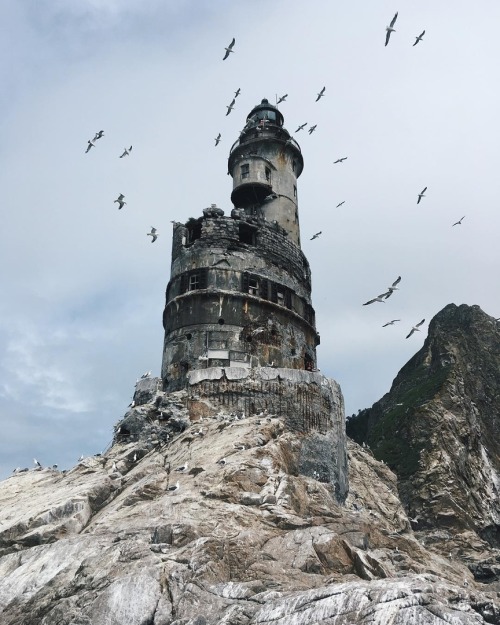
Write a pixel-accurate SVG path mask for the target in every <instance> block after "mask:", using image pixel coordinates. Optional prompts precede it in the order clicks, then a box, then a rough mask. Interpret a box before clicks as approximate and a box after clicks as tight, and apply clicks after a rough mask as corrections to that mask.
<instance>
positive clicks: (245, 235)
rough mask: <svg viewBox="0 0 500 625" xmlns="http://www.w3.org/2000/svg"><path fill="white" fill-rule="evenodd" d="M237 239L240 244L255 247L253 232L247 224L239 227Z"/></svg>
mask: <svg viewBox="0 0 500 625" xmlns="http://www.w3.org/2000/svg"><path fill="white" fill-rule="evenodd" d="M239 238H240V241H241V243H247V244H248V245H255V230H254V229H253V228H252V227H251V226H249V225H248V224H240V225H239Z"/></svg>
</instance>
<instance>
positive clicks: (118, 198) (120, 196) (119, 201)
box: [113, 193, 127, 210]
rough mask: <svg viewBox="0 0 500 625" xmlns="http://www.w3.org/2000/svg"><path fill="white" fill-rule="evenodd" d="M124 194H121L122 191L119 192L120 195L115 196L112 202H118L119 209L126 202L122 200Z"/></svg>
mask: <svg viewBox="0 0 500 625" xmlns="http://www.w3.org/2000/svg"><path fill="white" fill-rule="evenodd" d="M124 199H125V196H124V195H123V193H120V195H119V196H118V197H117V198H116V200H115V201H114V202H113V204H116V203H117V202H118V204H119V206H118V210H121V209H122V208H123V207H124V206H125V204H126V203H127V202H124Z"/></svg>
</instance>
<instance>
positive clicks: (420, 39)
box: [413, 30, 425, 46]
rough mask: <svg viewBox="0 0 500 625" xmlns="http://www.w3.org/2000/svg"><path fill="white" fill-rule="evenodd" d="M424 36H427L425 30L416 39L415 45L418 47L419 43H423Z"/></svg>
mask: <svg viewBox="0 0 500 625" xmlns="http://www.w3.org/2000/svg"><path fill="white" fill-rule="evenodd" d="M424 35H425V30H423V31H422V32H421V33H420V35H419V36H418V37H415V43H414V44H413V45H414V46H416V45H417V43H418V42H419V41H422V37H423V36H424Z"/></svg>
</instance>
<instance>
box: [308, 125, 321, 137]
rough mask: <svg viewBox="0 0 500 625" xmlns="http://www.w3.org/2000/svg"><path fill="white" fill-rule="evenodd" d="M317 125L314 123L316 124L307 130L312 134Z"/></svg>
mask: <svg viewBox="0 0 500 625" xmlns="http://www.w3.org/2000/svg"><path fill="white" fill-rule="evenodd" d="M317 125H318V124H314V126H311V127H310V128H309V130H308V131H307V132H308V133H309V134H310V135H311V134H312V133H313V132H314V131H315V130H316V126H317Z"/></svg>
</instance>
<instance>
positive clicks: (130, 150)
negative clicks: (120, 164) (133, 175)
mask: <svg viewBox="0 0 500 625" xmlns="http://www.w3.org/2000/svg"><path fill="white" fill-rule="evenodd" d="M130 152H132V146H130V147H129V149H128V150H127V148H123V154H121V155H120V158H123V157H124V156H128V155H129V154H130Z"/></svg>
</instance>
